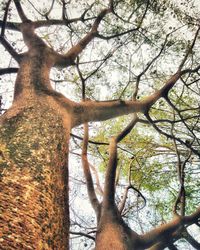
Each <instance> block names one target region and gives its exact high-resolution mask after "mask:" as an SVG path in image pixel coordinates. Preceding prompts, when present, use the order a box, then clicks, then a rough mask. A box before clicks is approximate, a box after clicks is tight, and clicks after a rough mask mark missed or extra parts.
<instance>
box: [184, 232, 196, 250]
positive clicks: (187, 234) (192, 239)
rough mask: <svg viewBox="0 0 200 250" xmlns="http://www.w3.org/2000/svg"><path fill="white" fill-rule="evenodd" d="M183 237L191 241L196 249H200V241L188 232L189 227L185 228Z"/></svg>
mask: <svg viewBox="0 0 200 250" xmlns="http://www.w3.org/2000/svg"><path fill="white" fill-rule="evenodd" d="M182 235H183V237H184V238H185V239H186V240H187V241H188V242H189V243H190V245H191V246H193V247H194V248H195V249H200V243H199V242H198V241H196V240H195V239H194V238H193V237H192V236H191V235H190V234H189V232H188V230H187V229H184V231H183V234H182Z"/></svg>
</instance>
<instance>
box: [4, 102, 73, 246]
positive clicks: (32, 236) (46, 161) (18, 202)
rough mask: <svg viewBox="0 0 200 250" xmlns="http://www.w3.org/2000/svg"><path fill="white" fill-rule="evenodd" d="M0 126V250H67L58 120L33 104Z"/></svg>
mask: <svg viewBox="0 0 200 250" xmlns="http://www.w3.org/2000/svg"><path fill="white" fill-rule="evenodd" d="M10 114H11V117H10V118H9V119H5V120H4V121H3V123H2V124H1V126H0V145H1V146H0V174H1V176H0V178H1V182H0V190H1V203H0V209H1V210H0V244H1V247H0V248H1V249H6V250H9V249H67V248H68V247H67V246H68V235H67V233H68V226H69V221H68V218H69V217H68V206H67V204H68V187H67V175H68V173H67V157H66V153H67V147H68V145H67V140H68V133H66V129H64V128H63V120H62V118H61V117H60V115H59V114H57V113H56V111H55V110H53V109H52V108H50V107H49V106H47V105H45V103H42V102H41V103H36V102H35V103H33V104H32V105H29V107H27V108H24V109H22V110H21V111H20V112H19V113H18V114H16V115H14V114H12V110H11V111H10Z"/></svg>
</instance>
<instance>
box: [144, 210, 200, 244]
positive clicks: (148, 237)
mask: <svg viewBox="0 0 200 250" xmlns="http://www.w3.org/2000/svg"><path fill="white" fill-rule="evenodd" d="M199 218H200V207H199V208H198V209H197V210H196V211H195V212H194V213H193V214H191V215H189V216H183V217H181V216H175V217H174V219H173V220H172V221H170V222H168V223H167V224H163V225H161V226H159V227H157V228H155V229H153V230H151V231H150V232H148V233H146V234H143V235H142V236H140V239H141V241H142V242H143V243H144V247H151V246H153V245H154V244H156V243H157V242H159V241H163V240H164V239H166V238H170V237H171V235H172V234H173V233H174V232H175V231H177V230H178V229H180V228H181V227H182V226H184V225H185V226H189V225H191V224H194V223H195V222H196V221H198V219H199Z"/></svg>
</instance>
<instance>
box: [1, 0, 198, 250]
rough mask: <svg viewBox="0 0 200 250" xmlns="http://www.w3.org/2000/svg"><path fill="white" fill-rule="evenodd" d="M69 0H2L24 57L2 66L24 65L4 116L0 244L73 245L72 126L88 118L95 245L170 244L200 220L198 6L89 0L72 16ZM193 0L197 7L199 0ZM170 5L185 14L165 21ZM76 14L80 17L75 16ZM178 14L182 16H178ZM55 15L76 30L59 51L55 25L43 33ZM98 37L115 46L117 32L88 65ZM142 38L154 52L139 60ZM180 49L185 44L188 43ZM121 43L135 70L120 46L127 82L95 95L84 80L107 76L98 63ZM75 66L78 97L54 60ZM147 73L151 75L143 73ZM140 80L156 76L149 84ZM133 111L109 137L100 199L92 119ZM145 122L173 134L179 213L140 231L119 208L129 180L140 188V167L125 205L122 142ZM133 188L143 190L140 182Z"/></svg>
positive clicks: (5, 24) (13, 51)
mask: <svg viewBox="0 0 200 250" xmlns="http://www.w3.org/2000/svg"><path fill="white" fill-rule="evenodd" d="M70 2H71V1H70ZM70 2H69V3H68V2H65V1H64V0H62V1H52V4H51V6H50V9H49V10H47V11H39V10H38V9H37V8H36V7H35V6H34V5H33V4H34V3H32V2H30V4H31V5H32V7H34V9H35V11H36V12H38V13H39V17H40V18H41V19H40V20H39V19H34V18H31V19H30V18H29V16H28V14H27V13H28V10H27V8H25V7H24V6H25V4H26V1H24V2H23V1H20V0H14V1H13V2H12V1H11V0H9V1H7V2H6V3H5V6H3V19H2V21H1V22H0V24H1V36H0V41H1V44H2V45H3V46H4V48H5V50H6V51H7V52H8V53H9V54H10V55H11V56H12V58H14V59H15V61H16V62H17V63H18V66H19V67H15V65H14V66H13V67H9V68H4V69H1V71H0V72H1V74H2V75H3V74H5V73H6V74H8V73H14V72H17V77H16V81H15V89H14V100H13V104H12V106H11V107H10V108H9V109H8V110H7V111H6V112H5V113H4V114H3V115H2V116H1V123H0V124H1V125H0V126H1V127H0V131H1V133H0V139H1V148H0V150H1V151H0V157H1V158H0V159H1V161H0V167H1V168H0V169H1V184H0V185H1V228H2V230H1V231H2V235H1V246H2V248H3V249H68V234H69V218H70V217H69V202H68V153H69V138H70V132H71V129H72V128H74V127H76V126H78V125H80V124H84V131H85V132H84V138H83V150H82V163H83V168H84V173H85V177H86V184H87V189H88V195H89V198H90V202H91V204H92V206H93V208H94V210H95V212H96V216H97V233H96V249H101V250H102V249H146V248H151V249H163V248H164V247H166V246H167V247H170V248H173V249H174V248H175V246H174V242H175V241H176V240H177V239H179V238H181V237H184V235H185V234H187V236H188V235H189V234H188V232H187V230H186V227H187V226H189V225H191V224H197V225H199V224H198V223H199V221H198V220H199V217H200V208H198V207H196V208H195V209H194V211H193V212H191V213H190V214H189V215H186V213H185V209H186V193H185V175H186V174H185V166H186V164H187V163H188V162H189V160H190V159H191V157H192V156H193V157H195V159H198V158H199V156H200V153H199V149H198V147H199V139H198V135H199V126H198V120H199V104H198V103H197V102H198V94H199V70H200V64H199V53H198V51H197V49H196V44H197V43H198V42H199V37H198V36H199V29H200V26H199V21H198V18H197V17H196V16H195V11H192V10H191V13H189V14H188V13H186V12H185V9H184V6H186V3H185V5H184V6H183V8H181V7H180V6H178V5H176V4H174V3H173V2H172V3H171V2H170V4H168V3H165V1H163V2H162V3H160V4H159V2H157V1H149V0H144V1H139V0H138V1H124V2H121V1H112V0H111V1H108V3H100V2H99V1H95V2H94V3H91V4H90V3H88V4H86V3H85V2H83V7H84V10H83V12H82V14H81V16H80V17H78V18H69V17H68V14H69V13H68V8H69V4H70ZM12 4H13V5H12ZM56 4H57V5H56ZM73 4H74V6H76V5H77V3H71V5H72V7H73ZM84 4H85V5H84ZM192 4H194V7H195V3H192ZM104 5H105V6H104ZM56 6H58V7H59V8H60V10H61V12H62V19H53V18H52V17H51V13H53V10H54V8H55V9H56ZM197 6H198V5H197ZM10 7H11V10H9V8H10ZM102 7H104V8H102ZM186 7H187V6H186ZM198 7H199V6H198ZM15 10H17V14H18V16H19V17H20V21H19V22H16V21H13V18H16V12H15ZM73 11H74V12H75V10H73ZM73 11H72V13H73ZM169 11H171V12H169ZM172 12H173V14H174V15H175V19H176V20H177V22H178V24H177V27H175V28H172V27H169V30H170V31H166V27H164V24H166V18H167V17H169V16H170V14H171V13H172ZM165 13H166V14H165ZM123 14H124V17H123ZM29 15H30V16H31V13H30V14H29ZM8 18H10V20H8ZM152 18H154V26H153V25H152V23H151V19H152ZM148 20H149V22H148ZM160 20H162V21H164V23H163V26H161V28H159V27H156V23H158V22H160ZM117 22H118V23H117ZM76 23H81V24H80V26H76V25H75V24H76ZM180 23H184V25H181V26H179V24H180ZM52 25H59V27H62V26H64V27H65V26H66V28H67V30H68V31H67V33H68V34H69V35H71V37H70V38H66V37H65V35H64V39H66V40H67V39H69V40H68V41H69V43H71V48H70V49H68V51H67V52H63V51H62V48H61V46H58V49H57V51H56V49H53V47H52V46H50V45H48V44H47V43H49V40H50V38H49V34H46V37H45V35H44V34H43V35H42V34H40V35H39V33H36V30H37V29H40V28H42V27H50V26H52ZM81 25H82V26H81ZM183 27H187V29H188V32H190V33H191V36H192V39H191V40H190V41H187V38H186V39H184V38H183V36H184V35H183V33H181V32H180V30H181V29H182V28H183ZM79 28H80V29H81V32H83V33H85V34H84V35H82V34H81V37H82V38H79ZM7 29H8V30H11V31H14V32H20V33H21V34H22V36H23V41H24V43H25V45H26V47H27V48H28V50H27V51H22V52H20V51H19V50H20V49H21V48H14V47H15V46H18V42H17V44H15V42H13V43H12V45H11V44H10V43H9V42H8V40H7V37H6V34H5V33H6V30H7ZM171 29H172V31H171ZM183 31H184V30H183ZM161 32H162V34H161ZM178 32H180V33H178ZM8 35H9V33H8V34H7V36H8ZM54 35H55V34H54ZM41 37H42V38H43V39H42V38H41ZM61 39H63V37H61ZM96 39H99V40H100V41H101V40H102V41H107V43H108V46H109V41H113V43H111V47H112V48H111V50H110V51H109V52H108V53H107V54H106V53H105V54H104V57H103V59H101V60H100V61H96V63H98V65H97V67H96V68H95V69H92V71H91V70H90V69H89V67H87V66H86V68H84V69H83V67H82V64H84V61H81V58H79V57H80V55H81V54H82V53H83V52H84V51H86V50H87V48H88V47H89V46H90V45H91V43H92V42H93V41H94V40H96ZM58 40H59V37H58ZM141 41H142V43H141ZM56 42H57V40H56ZM69 43H68V44H69ZM140 43H141V44H140ZM138 44H140V46H139V47H142V49H144V48H145V49H146V51H147V52H146V53H147V56H145V57H144V58H143V59H142V58H141V57H138V58H136V59H134V60H135V61H134V60H133V61H132V56H134V55H135V54H134V53H132V51H133V50H135V46H136V51H139V50H140V48H139V47H138ZM56 46H57V44H56V43H55V47H56ZM145 46H146V47H145ZM95 47H96V45H95ZM97 47H98V44H97ZM99 47H100V48H101V46H100V45H99ZM22 49H23V46H22ZM103 49H104V47H103ZM181 49H184V53H182V52H181ZM148 50H150V52H148ZM116 51H119V53H121V54H122V53H125V55H126V53H127V51H129V54H128V56H129V57H130V58H131V60H130V61H129V62H130V67H129V68H128V70H126V69H125V68H126V67H125V66H123V61H122V56H121V57H120V56H119V55H118V56H119V57H117V62H115V63H116V64H118V66H119V67H117V69H119V70H120V68H121V72H125V73H128V74H129V79H128V81H127V84H125V85H123V84H122V88H121V89H120V87H117V86H116V87H113V88H116V95H117V93H118V95H117V99H116V100H107V101H99V100H93V99H92V98H91V93H90V92H91V91H89V89H88V86H86V83H87V81H88V79H89V80H91V79H92V77H93V76H96V77H97V80H96V84H97V83H98V79H99V78H100V79H101V80H102V79H103V78H102V77H101V75H98V74H100V72H101V71H100V70H101V67H102V66H103V65H106V63H108V61H110V60H112V58H114V54H115V53H116ZM100 53H102V52H100ZM94 55H95V53H94ZM87 56H88V54H87V53H86V57H87ZM170 58H173V60H175V59H176V62H174V63H173V67H171V69H173V72H170V65H169V66H168V65H167V62H168V60H169V59H170ZM159 60H160V61H159ZM161 60H163V61H162V63H161ZM91 61H92V60H91ZM133 62H134V63H135V70H136V72H139V73H137V74H134V73H133V72H132V69H131V68H132V67H133V66H132V64H131V63H133ZM156 63H160V68H159V66H157V67H155V64H156ZM85 64H86V63H85ZM171 64H172V63H171ZM113 65H114V66H115V64H113ZM108 66H109V69H110V71H111V70H112V69H114V66H113V67H112V64H111V65H109V64H108ZM70 67H72V68H75V69H76V70H77V72H78V79H80V80H81V82H80V83H81V86H82V87H81V90H82V97H81V98H82V100H81V101H74V100H72V99H68V98H66V97H65V96H64V95H62V94H61V93H59V92H57V91H56V90H55V89H54V88H53V87H52V85H51V82H50V77H49V75H50V70H51V69H52V68H62V69H65V68H69V71H70ZM162 67H164V68H166V69H164V70H163V69H162ZM88 72H89V74H88ZM118 76H119V78H120V75H118ZM133 76H134V77H133ZM150 76H151V79H149V80H148V79H146V78H147V77H150ZM107 80H109V77H108V78H107ZM73 81H74V82H77V81H78V80H77V75H75V76H74V75H73ZM133 82H134V88H132V83H133ZM143 84H146V85H147V84H149V86H148V88H145V86H144V85H143ZM79 86H80V85H79ZM91 87H92V88H93V87H94V86H92V85H91ZM131 88H132V89H131ZM141 90H142V91H141ZM148 90H150V92H148ZM152 90H153V91H152ZM120 91H121V94H119V92H120ZM147 92H148V94H147ZM188 95H189V96H188ZM130 96H131V97H130ZM88 97H90V98H88ZM122 98H125V100H123V99H122ZM77 99H78V98H77ZM161 99H162V100H161ZM162 102H163V103H162ZM158 104H159V108H158V106H157V105H158ZM162 106H163V110H164V111H163V110H162ZM156 109H158V110H156ZM163 113H164V115H163ZM128 114H131V117H132V116H133V117H132V120H131V122H130V123H129V125H128V126H127V127H126V128H125V129H121V131H120V132H118V134H117V135H115V136H114V137H113V138H111V140H110V145H109V157H108V158H109V159H108V164H107V167H106V176H105V183H104V191H103V199H102V202H99V200H98V198H97V195H96V193H95V190H94V184H93V180H92V176H91V173H90V166H89V162H88V157H87V146H88V122H93V121H105V120H107V119H111V118H115V117H119V116H122V115H128ZM140 123H141V124H146V126H147V128H148V129H149V131H150V129H151V128H149V126H150V125H151V127H153V128H154V130H155V131H157V132H158V133H159V134H160V135H163V136H165V137H167V139H170V140H172V142H173V143H174V148H173V150H172V151H173V152H175V154H176V159H177V166H178V167H177V173H178V177H179V184H180V190H179V193H178V194H177V199H176V200H175V205H174V209H173V215H174V216H173V218H172V220H171V221H169V222H167V223H165V224H163V225H160V226H158V227H156V228H155V229H153V230H151V231H149V232H147V233H144V234H142V235H139V234H137V233H136V232H135V231H134V230H132V229H131V228H130V227H129V226H128V225H127V224H126V223H125V222H124V220H123V218H122V211H123V208H124V206H125V202H126V198H127V194H128V190H130V189H134V186H133V185H132V180H131V178H133V180H134V177H130V178H129V185H128V186H127V188H126V190H125V191H126V192H125V194H124V198H123V199H122V202H121V205H120V206H119V207H117V204H116V201H115V185H116V181H115V180H116V169H117V161H118V159H117V157H118V156H117V146H118V143H119V142H121V141H122V140H123V139H124V138H125V137H126V136H127V135H128V134H129V133H130V132H131V130H132V129H133V128H134V129H135V126H136V124H140ZM136 191H137V192H138V193H139V194H140V195H141V196H142V194H141V192H140V191H139V190H137V189H136ZM185 237H186V236H185ZM186 238H187V239H188V241H189V242H190V243H191V244H192V245H193V246H196V247H197V248H198V247H199V243H198V242H197V241H196V240H195V239H194V238H193V237H192V236H191V235H189V236H188V237H186Z"/></svg>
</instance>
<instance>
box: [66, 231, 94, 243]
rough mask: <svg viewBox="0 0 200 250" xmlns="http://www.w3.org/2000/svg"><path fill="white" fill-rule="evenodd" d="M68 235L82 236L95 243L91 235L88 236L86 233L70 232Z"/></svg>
mask: <svg viewBox="0 0 200 250" xmlns="http://www.w3.org/2000/svg"><path fill="white" fill-rule="evenodd" d="M69 233H70V234H73V235H79V236H83V237H86V238H88V239H90V240H94V241H95V237H93V236H91V235H89V234H87V233H83V232H74V231H70V232H69Z"/></svg>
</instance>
